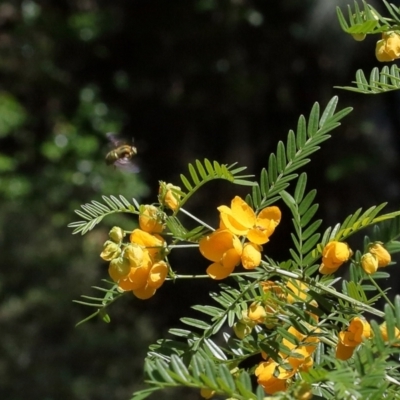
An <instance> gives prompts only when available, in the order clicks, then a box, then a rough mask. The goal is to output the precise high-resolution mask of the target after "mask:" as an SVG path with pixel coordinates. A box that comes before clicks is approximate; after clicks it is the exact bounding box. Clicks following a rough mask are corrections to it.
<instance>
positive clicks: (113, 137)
mask: <svg viewBox="0 0 400 400" xmlns="http://www.w3.org/2000/svg"><path fill="white" fill-rule="evenodd" d="M106 137H107V139H108V141H109V142H110V146H111V147H118V146H121V145H123V144H124V141H123V140H120V139H119V138H118V135H117V134H116V133H115V132H108V133H106Z"/></svg>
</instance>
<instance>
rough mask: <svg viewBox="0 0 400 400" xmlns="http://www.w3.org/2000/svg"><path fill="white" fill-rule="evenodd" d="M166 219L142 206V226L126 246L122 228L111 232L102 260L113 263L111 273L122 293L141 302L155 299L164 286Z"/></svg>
mask: <svg viewBox="0 0 400 400" xmlns="http://www.w3.org/2000/svg"><path fill="white" fill-rule="evenodd" d="M163 221H164V216H163V214H162V213H160V212H159V210H158V209H157V208H156V207H154V206H151V205H146V206H141V208H140V216H139V225H140V228H141V229H135V230H134V231H133V232H132V233H131V234H130V236H129V243H122V240H123V238H124V236H125V233H124V231H123V230H122V229H121V228H119V227H114V228H112V229H111V231H110V234H109V237H110V240H107V241H106V242H105V244H104V249H103V252H102V253H101V254H100V257H101V258H103V260H106V261H110V264H109V268H108V273H109V275H110V277H111V279H112V280H113V281H114V282H116V283H117V284H118V287H119V289H120V290H123V291H132V293H133V294H134V295H135V296H136V297H138V298H139V299H148V298H150V297H151V296H153V295H154V294H155V292H156V290H157V289H158V288H160V286H161V285H162V284H163V283H164V280H165V278H166V276H167V274H168V265H167V263H166V262H165V261H164V253H165V240H164V239H163V238H162V237H161V236H160V235H158V233H160V232H162V230H163V229H164V224H163Z"/></svg>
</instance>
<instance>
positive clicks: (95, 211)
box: [68, 195, 139, 235]
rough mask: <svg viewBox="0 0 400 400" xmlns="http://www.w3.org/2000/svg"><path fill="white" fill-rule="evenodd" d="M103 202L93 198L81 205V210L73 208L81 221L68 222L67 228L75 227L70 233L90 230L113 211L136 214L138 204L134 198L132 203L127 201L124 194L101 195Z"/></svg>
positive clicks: (82, 232) (83, 232) (82, 233)
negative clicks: (117, 195)
mask: <svg viewBox="0 0 400 400" xmlns="http://www.w3.org/2000/svg"><path fill="white" fill-rule="evenodd" d="M102 198H103V201H104V203H105V204H102V203H100V202H98V201H96V200H93V201H92V202H91V203H87V204H83V205H81V208H82V210H83V211H82V210H75V213H76V214H78V215H79V216H80V217H81V218H83V221H77V222H72V223H70V224H68V227H69V228H75V229H74V230H73V232H72V234H76V233H79V232H80V233H81V235H84V234H85V233H87V232H89V231H90V230H92V229H93V228H94V227H95V226H96V225H97V224H98V223H99V222H100V221H101V220H102V219H103V218H104V217H106V216H107V215H110V214H114V213H121V212H122V213H131V214H138V211H137V210H138V209H139V205H138V204H137V202H136V200H135V199H133V203H134V205H133V204H131V203H129V201H128V200H127V199H126V198H125V197H124V196H121V195H120V196H119V198H118V197H116V196H110V197H107V196H102Z"/></svg>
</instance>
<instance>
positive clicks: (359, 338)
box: [336, 317, 371, 360]
mask: <svg viewBox="0 0 400 400" xmlns="http://www.w3.org/2000/svg"><path fill="white" fill-rule="evenodd" d="M369 337H371V326H370V324H369V323H368V322H367V321H365V320H364V319H361V318H359V317H355V318H353V319H352V320H351V321H350V325H349V327H348V328H347V330H346V331H344V332H340V333H339V342H338V345H337V347H336V358H338V359H339V360H347V359H349V358H350V357H351V356H352V354H353V352H354V350H355V348H356V347H357V346H358V345H359V344H361V343H362V342H363V340H364V339H368V338H369Z"/></svg>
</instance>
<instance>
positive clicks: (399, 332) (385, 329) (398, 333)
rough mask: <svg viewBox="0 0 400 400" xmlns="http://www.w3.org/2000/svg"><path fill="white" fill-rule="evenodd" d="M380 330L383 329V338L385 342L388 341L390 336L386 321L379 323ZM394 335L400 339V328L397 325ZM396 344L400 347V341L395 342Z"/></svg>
mask: <svg viewBox="0 0 400 400" xmlns="http://www.w3.org/2000/svg"><path fill="white" fill-rule="evenodd" d="M379 330H380V331H381V335H382V338H383V340H384V341H385V342H387V341H388V340H389V336H388V333H387V326H386V322H384V323H383V324H381V325H379ZM394 337H395V338H396V339H397V340H400V330H399V329H397V328H396V327H395V328H394ZM394 346H396V347H399V346H400V343H399V344H395V345H394Z"/></svg>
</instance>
